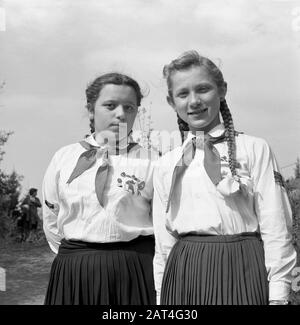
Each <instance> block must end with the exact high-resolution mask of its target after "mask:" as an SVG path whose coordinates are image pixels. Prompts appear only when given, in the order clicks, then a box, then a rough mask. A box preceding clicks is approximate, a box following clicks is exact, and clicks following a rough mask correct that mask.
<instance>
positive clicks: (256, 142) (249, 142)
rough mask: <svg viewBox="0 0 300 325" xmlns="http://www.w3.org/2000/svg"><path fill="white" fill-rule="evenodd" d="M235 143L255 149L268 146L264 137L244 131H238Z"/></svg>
mask: <svg viewBox="0 0 300 325" xmlns="http://www.w3.org/2000/svg"><path fill="white" fill-rule="evenodd" d="M236 143H237V144H244V145H245V146H247V147H248V148H252V149H255V150H265V149H269V148H270V146H269V144H268V142H267V141H266V140H265V139H263V138H260V137H256V136H253V135H248V134H244V133H239V134H238V135H237V136H236Z"/></svg>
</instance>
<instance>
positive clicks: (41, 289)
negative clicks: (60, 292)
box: [0, 242, 55, 305]
mask: <svg viewBox="0 0 300 325" xmlns="http://www.w3.org/2000/svg"><path fill="white" fill-rule="evenodd" d="M54 256H55V254H53V253H52V252H51V250H50V248H49V246H48V245H47V243H44V242H43V243H41V244H32V243H13V244H2V245H1V246H0V267H2V268H4V269H5V270H6V291H0V305H42V304H43V301H44V296H45V293H46V288H47V284H48V278H49V273H50V267H51V263H52V261H53V258H54Z"/></svg>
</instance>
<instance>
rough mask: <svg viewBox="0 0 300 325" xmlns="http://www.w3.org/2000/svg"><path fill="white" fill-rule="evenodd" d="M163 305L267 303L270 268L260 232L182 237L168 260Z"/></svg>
mask: <svg viewBox="0 0 300 325" xmlns="http://www.w3.org/2000/svg"><path fill="white" fill-rule="evenodd" d="M161 304H162V305H266V304H268V280H267V271H266V267H265V259H264V249H263V244H262V240H261V238H260V235H259V234H258V233H242V234H237V235H221V236H214V235H204V236H202V235H201V236H198V235H195V236H193V235H188V236H185V237H182V238H181V239H180V240H178V242H177V243H176V244H175V245H174V247H173V249H172V250H171V252H170V255H169V258H168V261H167V265H166V269H165V273H164V277H163V282H162V289H161Z"/></svg>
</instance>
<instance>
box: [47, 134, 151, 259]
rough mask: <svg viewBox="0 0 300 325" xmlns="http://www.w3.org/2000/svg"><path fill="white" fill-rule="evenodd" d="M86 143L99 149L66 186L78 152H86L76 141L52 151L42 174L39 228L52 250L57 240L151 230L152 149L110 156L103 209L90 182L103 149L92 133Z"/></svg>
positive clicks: (110, 238) (104, 238)
mask: <svg viewBox="0 0 300 325" xmlns="http://www.w3.org/2000/svg"><path fill="white" fill-rule="evenodd" d="M85 141H86V142H88V143H90V144H92V145H93V146H96V147H98V148H99V150H98V152H97V156H96V157H97V159H96V163H95V164H94V165H93V166H92V167H91V168H90V169H88V170H86V171H84V172H83V173H82V174H81V175H80V176H78V177H77V178H75V179H74V180H73V181H72V182H71V183H70V184H67V180H68V179H69V177H70V175H71V173H72V171H73V169H74V167H75V165H76V164H77V161H78V158H79V156H80V155H81V154H82V153H83V152H84V151H86V149H84V148H83V147H82V146H81V145H80V144H79V143H75V144H71V145H68V146H65V147H63V148H61V149H60V150H58V151H57V152H56V153H55V155H54V157H53V158H52V160H51V162H50V165H49V167H48V169H47V171H46V174H45V176H44V181H43V227H44V231H45V234H46V237H47V240H48V242H49V245H50V247H51V249H52V250H53V251H54V252H55V253H57V251H58V247H59V244H60V241H61V239H62V238H66V239H75V240H81V241H86V242H101V243H104V242H117V241H130V240H132V239H134V238H136V237H138V236H140V235H151V234H153V225H152V215H151V201H152V197H153V183H152V177H153V169H154V168H153V167H154V166H153V160H154V159H155V156H153V152H150V151H147V150H145V149H144V148H142V147H141V146H139V145H136V146H135V147H133V148H132V149H131V150H130V152H129V153H128V154H127V152H125V153H122V154H120V155H110V156H109V172H108V178H107V182H106V185H105V188H104V191H103V198H104V206H103V207H102V206H101V205H100V203H99V201H98V199H97V195H96V192H95V185H94V182H95V177H96V172H97V170H98V168H99V166H101V164H102V162H103V159H102V156H103V147H100V146H99V145H98V143H97V142H96V141H95V139H94V137H93V136H89V137H88V138H86V139H85ZM143 182H144V183H143ZM46 202H47V204H46Z"/></svg>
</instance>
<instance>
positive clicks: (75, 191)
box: [43, 73, 155, 305]
mask: <svg viewBox="0 0 300 325" xmlns="http://www.w3.org/2000/svg"><path fill="white" fill-rule="evenodd" d="M86 97H87V109H88V114H89V119H90V128H91V135H90V136H87V137H86V138H85V139H84V140H83V141H80V142H79V143H75V144H71V145H68V146H65V147H63V148H61V149H60V150H58V151H57V152H56V153H55V155H54V157H53V159H52V161H51V163H50V165H49V167H48V169H47V171H46V174H45V177H44V182H43V220H44V231H45V234H46V237H47V240H48V242H49V245H50V247H51V249H52V250H53V251H54V252H55V253H57V256H56V257H55V259H54V262H53V264H52V268H51V273H50V281H49V285H48V290H47V294H46V298H45V304H49V305H78V304H80V305H128V304H135V305H148V304H154V303H155V289H154V280H153V271H152V270H153V266H152V265H153V264H152V263H153V256H154V237H153V226H152V216H151V205H150V203H151V200H152V195H153V185H152V174H153V164H152V161H151V155H149V153H148V152H147V151H146V150H145V149H143V148H142V147H141V146H139V145H138V144H136V143H134V142H133V141H132V139H131V136H130V133H131V129H132V126H133V123H134V120H135V118H136V115H137V112H138V107H139V106H140V103H141V99H142V93H141V90H140V87H139V85H138V84H137V82H136V81H135V80H133V79H132V78H130V77H128V76H126V75H123V74H118V73H109V74H105V75H102V76H100V77H99V78H97V79H96V80H94V81H93V82H92V83H91V84H90V85H89V86H88V88H87V90H86Z"/></svg>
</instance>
